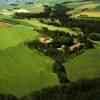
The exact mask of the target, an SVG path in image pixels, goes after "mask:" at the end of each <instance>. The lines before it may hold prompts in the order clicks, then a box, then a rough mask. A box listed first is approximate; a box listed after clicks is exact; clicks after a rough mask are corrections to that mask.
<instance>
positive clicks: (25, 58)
mask: <svg viewBox="0 0 100 100" xmlns="http://www.w3.org/2000/svg"><path fill="white" fill-rule="evenodd" d="M52 64H53V61H52V60H51V59H50V58H48V57H46V56H44V55H42V54H40V53H38V52H37V51H34V52H33V51H32V50H30V49H28V48H27V47H25V46H24V45H18V46H15V47H11V48H8V49H6V50H4V51H0V71H1V72H0V93H11V94H15V95H16V96H22V95H25V94H26V93H29V92H31V91H34V90H38V89H41V88H45V87H48V86H52V85H55V84H58V79H57V76H56V74H54V73H53V72H52Z"/></svg>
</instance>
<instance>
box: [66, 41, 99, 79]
mask: <svg viewBox="0 0 100 100" xmlns="http://www.w3.org/2000/svg"><path fill="white" fill-rule="evenodd" d="M99 59H100V42H99V43H98V45H97V46H96V47H95V49H90V50H87V51H85V52H84V53H83V54H81V55H78V56H76V57H75V58H73V59H72V60H70V61H68V62H66V63H65V67H66V71H67V75H68V77H69V79H71V80H72V81H77V80H78V79H80V78H95V77H100V62H99V61H98V60H99Z"/></svg>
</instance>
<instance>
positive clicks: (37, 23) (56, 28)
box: [26, 19, 77, 34]
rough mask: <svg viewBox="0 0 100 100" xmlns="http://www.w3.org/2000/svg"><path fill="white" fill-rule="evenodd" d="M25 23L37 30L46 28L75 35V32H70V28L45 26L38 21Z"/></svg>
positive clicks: (33, 20)
mask: <svg viewBox="0 0 100 100" xmlns="http://www.w3.org/2000/svg"><path fill="white" fill-rule="evenodd" d="M26 22H28V23H29V24H32V25H33V26H36V27H38V28H42V27H46V28H48V29H49V30H60V31H64V32H69V33H71V34H77V33H76V32H75V31H72V30H71V29H70V28H66V27H56V26H53V25H47V24H44V23H41V22H40V21H38V19H32V20H26Z"/></svg>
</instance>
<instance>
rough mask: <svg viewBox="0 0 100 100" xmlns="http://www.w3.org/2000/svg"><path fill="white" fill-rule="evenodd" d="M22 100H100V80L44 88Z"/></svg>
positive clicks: (80, 81) (82, 80) (86, 80)
mask: <svg viewBox="0 0 100 100" xmlns="http://www.w3.org/2000/svg"><path fill="white" fill-rule="evenodd" d="M22 100H100V78H96V79H80V80H78V81H77V82H72V83H70V84H63V85H60V86H54V87H50V88H44V89H42V90H40V91H37V92H33V93H31V94H30V95H29V96H25V97H23V98H22Z"/></svg>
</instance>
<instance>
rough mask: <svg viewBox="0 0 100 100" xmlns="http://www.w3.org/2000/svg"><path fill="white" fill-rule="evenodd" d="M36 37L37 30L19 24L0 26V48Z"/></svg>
mask: <svg viewBox="0 0 100 100" xmlns="http://www.w3.org/2000/svg"><path fill="white" fill-rule="evenodd" d="M37 37H39V33H38V32H36V31H33V30H30V29H27V28H24V27H20V26H13V27H10V28H0V49H6V48H8V47H11V46H15V45H18V44H20V43H21V42H24V41H27V40H31V39H35V38H37Z"/></svg>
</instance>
